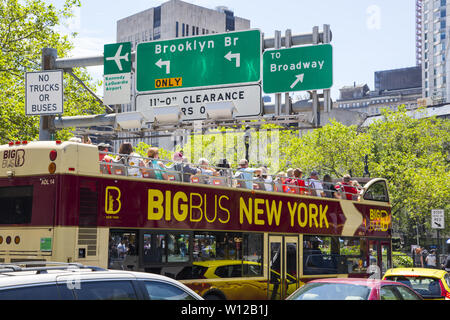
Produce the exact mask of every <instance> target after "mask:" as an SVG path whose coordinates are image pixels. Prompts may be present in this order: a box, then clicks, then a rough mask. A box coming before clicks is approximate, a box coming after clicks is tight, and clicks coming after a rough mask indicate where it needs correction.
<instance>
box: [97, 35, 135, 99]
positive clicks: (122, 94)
mask: <svg viewBox="0 0 450 320" xmlns="http://www.w3.org/2000/svg"><path fill="white" fill-rule="evenodd" d="M103 51H104V52H103V78H104V79H103V102H104V103H105V104H107V105H110V104H123V103H129V102H130V99H131V98H130V97H131V96H130V88H131V42H121V43H113V44H105V46H104V47H103Z"/></svg>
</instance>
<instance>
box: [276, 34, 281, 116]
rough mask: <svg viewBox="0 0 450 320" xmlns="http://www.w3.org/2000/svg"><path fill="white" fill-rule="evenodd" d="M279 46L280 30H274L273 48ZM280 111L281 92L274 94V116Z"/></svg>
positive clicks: (278, 47)
mask: <svg viewBox="0 0 450 320" xmlns="http://www.w3.org/2000/svg"><path fill="white" fill-rule="evenodd" d="M280 48H281V31H279V30H276V31H275V49H280ZM280 111H281V93H276V94H275V116H276V117H278V116H279V115H280Z"/></svg>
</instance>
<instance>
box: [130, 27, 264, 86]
mask: <svg viewBox="0 0 450 320" xmlns="http://www.w3.org/2000/svg"><path fill="white" fill-rule="evenodd" d="M136 52H137V53H136V56H137V58H136V60H137V61H136V90H137V91H138V92H151V91H157V90H174V89H178V90H181V89H184V88H194V87H211V86H220V85H227V84H245V83H247V84H248V83H252V82H253V83H255V82H258V81H259V80H260V78H261V76H260V75H261V70H260V69H261V32H260V31H259V30H246V31H239V32H229V33H223V34H214V35H207V36H195V37H188V38H177V39H172V40H164V41H152V42H144V43H139V44H138V45H137V51H136Z"/></svg>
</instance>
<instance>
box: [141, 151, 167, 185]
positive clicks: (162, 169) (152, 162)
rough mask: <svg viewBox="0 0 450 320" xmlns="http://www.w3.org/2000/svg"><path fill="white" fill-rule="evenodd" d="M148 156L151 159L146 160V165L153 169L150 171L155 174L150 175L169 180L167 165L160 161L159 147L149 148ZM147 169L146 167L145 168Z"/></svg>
mask: <svg viewBox="0 0 450 320" xmlns="http://www.w3.org/2000/svg"><path fill="white" fill-rule="evenodd" d="M147 157H148V158H150V159H146V160H145V166H146V167H147V168H149V169H153V170H151V171H150V172H153V174H154V175H152V174H150V177H152V178H153V177H154V178H155V179H158V180H167V173H166V169H167V168H166V166H165V165H164V164H163V163H162V162H161V161H158V159H159V149H158V148H156V147H151V148H148V150H147ZM144 171H145V169H144Z"/></svg>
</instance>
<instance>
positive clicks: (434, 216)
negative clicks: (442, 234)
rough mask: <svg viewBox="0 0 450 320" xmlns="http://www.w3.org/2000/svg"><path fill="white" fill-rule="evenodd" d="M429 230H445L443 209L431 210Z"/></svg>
mask: <svg viewBox="0 0 450 320" xmlns="http://www.w3.org/2000/svg"><path fill="white" fill-rule="evenodd" d="M431 228H433V229H444V228H445V219H444V209H432V210H431Z"/></svg>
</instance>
